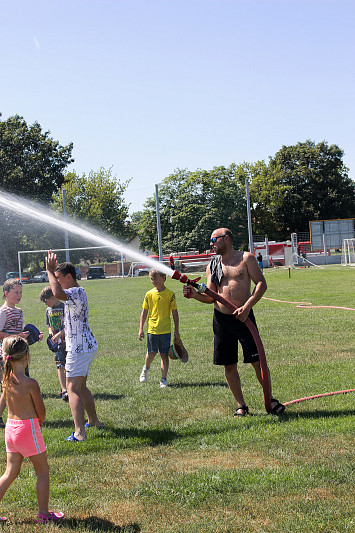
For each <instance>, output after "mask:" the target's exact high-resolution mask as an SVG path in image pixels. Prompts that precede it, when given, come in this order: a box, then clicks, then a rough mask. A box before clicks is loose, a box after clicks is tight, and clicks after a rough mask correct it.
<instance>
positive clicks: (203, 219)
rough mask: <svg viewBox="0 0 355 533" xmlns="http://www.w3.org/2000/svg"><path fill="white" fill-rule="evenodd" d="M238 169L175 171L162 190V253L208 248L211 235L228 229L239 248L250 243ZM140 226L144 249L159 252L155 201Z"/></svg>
mask: <svg viewBox="0 0 355 533" xmlns="http://www.w3.org/2000/svg"><path fill="white" fill-rule="evenodd" d="M236 172H237V167H236V165H231V166H230V167H228V168H226V167H223V166H221V167H214V168H213V169H212V170H210V171H207V170H196V171H195V172H189V171H188V170H180V169H178V170H176V172H175V173H174V174H172V175H170V176H169V177H168V178H166V179H165V180H164V181H163V182H162V184H161V185H160V186H159V209H160V221H161V230H162V241H163V252H164V253H169V252H178V251H182V250H187V249H189V248H195V249H198V250H199V251H203V250H206V248H209V238H210V235H211V232H212V231H213V230H214V229H215V228H216V227H222V226H223V227H224V226H226V227H228V228H229V229H231V231H232V232H233V233H234V234H235V237H236V242H235V245H236V246H237V247H239V246H243V244H244V243H245V242H247V228H246V221H247V216H246V202H245V194H244V190H243V187H242V186H241V185H240V183H239V181H238V179H237V178H236ZM138 218H139V222H140V231H139V235H140V241H141V246H142V247H147V248H151V249H153V250H155V251H156V252H158V240H157V223H156V208H155V198H148V200H147V201H146V203H145V209H144V210H143V213H142V214H141V215H140V216H139V217H138Z"/></svg>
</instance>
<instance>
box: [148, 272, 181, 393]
mask: <svg viewBox="0 0 355 533" xmlns="http://www.w3.org/2000/svg"><path fill="white" fill-rule="evenodd" d="M149 277H150V281H151V282H152V284H153V285H154V288H153V289H151V290H150V291H148V292H147V293H146V295H145V297H144V300H143V305H142V308H143V309H142V313H141V317H140V323H139V332H138V338H139V340H140V341H141V340H143V339H144V331H143V327H144V324H145V321H146V318H147V316H148V315H149V317H148V332H147V355H146V357H145V364H144V366H143V370H142V373H141V375H140V377H139V381H140V382H141V383H146V382H147V380H148V372H149V369H150V365H151V364H152V362H153V360H154V357H155V356H156V354H157V353H158V351H159V352H160V357H161V380H160V387H161V388H162V389H165V388H166V387H167V386H168V382H167V379H166V377H167V374H168V369H169V356H168V351H169V348H170V344H171V321H170V313H171V314H172V316H173V320H174V326H175V332H174V338H175V339H179V338H180V334H179V315H178V310H177V306H176V298H175V294H174V293H173V291H171V290H170V289H167V288H166V287H165V280H166V275H165V274H161V273H160V272H159V271H158V270H155V269H152V270H150V272H149Z"/></svg>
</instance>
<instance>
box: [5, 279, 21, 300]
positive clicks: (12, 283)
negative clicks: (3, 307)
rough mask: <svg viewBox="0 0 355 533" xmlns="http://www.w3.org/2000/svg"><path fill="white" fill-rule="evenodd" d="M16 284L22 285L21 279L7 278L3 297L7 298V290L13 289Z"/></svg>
mask: <svg viewBox="0 0 355 533" xmlns="http://www.w3.org/2000/svg"><path fill="white" fill-rule="evenodd" d="M15 285H20V286H21V287H22V283H21V281H20V280H19V279H7V280H6V281H5V283H4V285H3V286H2V291H3V296H2V297H3V298H6V295H5V291H6V292H9V291H11V289H13V288H14V287H15Z"/></svg>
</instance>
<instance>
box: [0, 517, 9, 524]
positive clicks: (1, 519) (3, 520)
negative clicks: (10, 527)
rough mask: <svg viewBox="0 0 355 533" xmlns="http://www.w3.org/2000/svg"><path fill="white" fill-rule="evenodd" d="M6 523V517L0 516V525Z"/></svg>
mask: <svg viewBox="0 0 355 533" xmlns="http://www.w3.org/2000/svg"><path fill="white" fill-rule="evenodd" d="M7 521H8V518H6V516H0V524H5V522H7Z"/></svg>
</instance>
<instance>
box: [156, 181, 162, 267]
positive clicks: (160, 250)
mask: <svg viewBox="0 0 355 533" xmlns="http://www.w3.org/2000/svg"><path fill="white" fill-rule="evenodd" d="M155 206H156V210H157V228H158V248H159V261H162V260H163V245H162V240H161V226H160V213H159V195H158V185H155Z"/></svg>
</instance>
